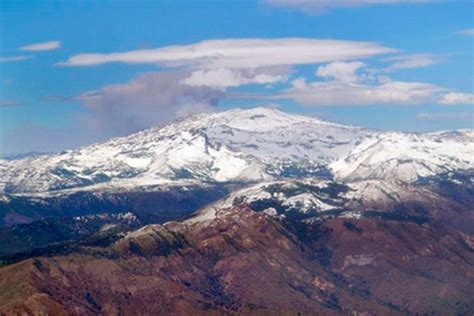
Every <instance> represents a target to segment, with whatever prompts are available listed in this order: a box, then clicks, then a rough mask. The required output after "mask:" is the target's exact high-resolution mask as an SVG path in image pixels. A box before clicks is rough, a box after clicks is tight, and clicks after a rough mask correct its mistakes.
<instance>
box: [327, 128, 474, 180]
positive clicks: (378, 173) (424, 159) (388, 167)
mask: <svg viewBox="0 0 474 316" xmlns="http://www.w3.org/2000/svg"><path fill="white" fill-rule="evenodd" d="M473 165H474V132H473V131H472V130H471V131H469V130H464V131H457V132H438V133H426V134H410V133H397V132H388V133H379V134H376V135H372V136H371V137H367V138H366V139H365V140H364V141H363V142H362V143H361V144H359V145H358V146H356V147H354V148H353V150H352V151H351V152H350V153H349V154H348V155H347V156H346V157H344V158H343V159H339V160H338V161H336V162H334V163H332V164H331V169H332V171H333V172H334V174H335V175H336V178H337V179H339V180H345V181H354V180H365V179H398V180H402V181H404V182H413V181H416V180H417V179H418V178H420V177H428V176H432V175H435V174H439V173H443V172H449V171H456V170H466V169H470V168H472V167H473Z"/></svg>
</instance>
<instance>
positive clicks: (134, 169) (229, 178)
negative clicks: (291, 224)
mask: <svg viewBox="0 0 474 316" xmlns="http://www.w3.org/2000/svg"><path fill="white" fill-rule="evenodd" d="M473 144H474V132H473V131H469V130H464V131H457V132H445V133H428V134H408V133H395V132H387V133H384V132H380V131H374V130H368V129H363V128H358V127H353V126H345V125H340V124H335V123H330V122H326V121H323V120H319V119H317V118H312V117H306V116H301V115H293V114H287V113H284V112H281V111H279V110H276V109H273V108H264V107H258V108H253V109H233V110H229V111H225V112H220V113H212V114H200V115H195V116H191V117H188V118H184V119H181V120H177V121H174V122H170V123H168V124H165V125H163V126H159V127H156V128H151V129H147V130H144V131H141V132H138V133H135V134H132V135H130V136H127V137H120V138H114V139H111V140H110V141H107V142H105V143H102V144H95V145H91V146H87V147H83V148H80V149H77V150H70V151H66V152H63V153H59V154H53V155H44V156H38V157H30V158H25V159H19V160H11V161H6V160H0V190H1V191H2V192H4V193H34V192H46V191H52V190H62V189H71V188H72V189H74V188H88V189H89V188H101V189H104V188H127V187H128V188H132V189H133V188H136V187H140V186H147V185H164V184H169V185H173V184H183V183H203V182H257V181H268V180H272V179H278V178H285V177H302V176H314V177H325V178H331V177H333V176H334V177H335V178H336V179H338V180H343V181H353V180H361V179H386V180H387V179H388V180H394V179H396V180H397V181H398V180H401V181H405V182H413V181H415V180H417V179H418V178H419V177H426V176H432V175H435V174H437V173H441V172H446V171H457V170H466V169H471V168H474V154H473Z"/></svg>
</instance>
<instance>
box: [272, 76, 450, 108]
mask: <svg viewBox="0 0 474 316" xmlns="http://www.w3.org/2000/svg"><path fill="white" fill-rule="evenodd" d="M442 91H445V90H444V89H442V88H440V87H438V86H435V85H432V84H428V83H423V82H403V81H390V82H386V83H382V84H378V85H368V84H357V83H344V82H341V81H329V82H311V83H304V84H302V82H301V81H298V82H296V84H295V85H294V86H293V87H292V88H290V89H287V90H286V91H283V92H282V93H280V94H278V95H276V96H275V98H277V99H281V98H283V99H293V100H295V101H296V102H298V103H300V104H303V105H308V106H337V105H340V106H362V105H374V104H375V105H377V104H395V105H411V104H420V103H425V102H432V101H434V100H436V95H437V94H439V93H440V92H442Z"/></svg>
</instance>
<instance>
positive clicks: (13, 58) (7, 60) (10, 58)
mask: <svg viewBox="0 0 474 316" xmlns="http://www.w3.org/2000/svg"><path fill="white" fill-rule="evenodd" d="M31 58H33V56H26V55H22V56H8V57H0V63H10V62H16V61H22V60H27V59H31Z"/></svg>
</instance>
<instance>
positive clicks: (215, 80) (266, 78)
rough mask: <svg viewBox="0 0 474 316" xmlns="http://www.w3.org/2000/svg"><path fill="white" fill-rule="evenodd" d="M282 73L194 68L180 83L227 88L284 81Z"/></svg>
mask: <svg viewBox="0 0 474 316" xmlns="http://www.w3.org/2000/svg"><path fill="white" fill-rule="evenodd" d="M286 80H287V76H286V75H284V74H271V73H265V72H258V71H255V70H250V69H248V70H236V69H228V68H219V69H209V70H196V71H193V72H192V73H191V75H190V76H189V77H187V78H186V79H184V80H182V81H181V83H183V84H186V85H189V86H193V87H215V88H222V89H224V88H228V87H238V86H241V85H246V84H272V83H277V82H282V81H286Z"/></svg>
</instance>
